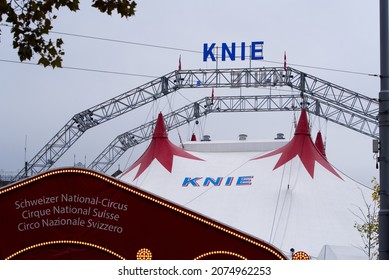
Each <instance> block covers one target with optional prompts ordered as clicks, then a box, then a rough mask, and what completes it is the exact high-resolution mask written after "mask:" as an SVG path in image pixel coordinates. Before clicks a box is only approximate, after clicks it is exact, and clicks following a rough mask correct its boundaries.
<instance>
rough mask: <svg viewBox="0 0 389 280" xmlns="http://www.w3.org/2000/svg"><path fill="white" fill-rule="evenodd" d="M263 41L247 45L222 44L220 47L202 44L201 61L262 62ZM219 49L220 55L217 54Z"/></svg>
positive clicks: (242, 43) (214, 44) (213, 44)
mask: <svg viewBox="0 0 389 280" xmlns="http://www.w3.org/2000/svg"><path fill="white" fill-rule="evenodd" d="M263 44H264V42H263V41H253V42H251V43H249V44H247V43H246V42H241V43H240V44H237V43H236V42H232V43H230V44H228V43H222V44H221V46H220V47H219V46H217V45H216V43H210V44H209V43H204V44H203V61H204V62H206V61H208V59H211V60H212V61H217V60H219V58H221V61H226V60H227V59H228V60H231V61H235V60H236V59H237V58H239V59H240V60H246V58H248V59H250V60H263ZM219 49H220V53H219Z"/></svg>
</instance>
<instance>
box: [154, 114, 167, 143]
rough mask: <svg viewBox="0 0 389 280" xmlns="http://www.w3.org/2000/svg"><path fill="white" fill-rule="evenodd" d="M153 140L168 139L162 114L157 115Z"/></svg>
mask: <svg viewBox="0 0 389 280" xmlns="http://www.w3.org/2000/svg"><path fill="white" fill-rule="evenodd" d="M155 138H168V137H167V132H166V127H165V122H164V121H163V116H162V113H159V114H158V118H157V122H156V124H155V128H154V134H153V139H155Z"/></svg>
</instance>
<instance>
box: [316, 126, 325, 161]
mask: <svg viewBox="0 0 389 280" xmlns="http://www.w3.org/2000/svg"><path fill="white" fill-rule="evenodd" d="M315 146H316V148H317V149H318V150H319V152H320V153H321V154H322V155H323V157H325V158H326V159H327V155H326V149H325V147H324V142H323V138H322V136H321V132H320V131H319V132H318V133H317V134H316V140H315Z"/></svg>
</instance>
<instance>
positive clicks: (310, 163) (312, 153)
mask: <svg viewBox="0 0 389 280" xmlns="http://www.w3.org/2000/svg"><path fill="white" fill-rule="evenodd" d="M277 154H281V156H280V158H279V159H278V161H277V163H276V165H275V166H274V168H273V170H274V169H277V168H278V167H280V166H282V165H284V164H286V163H287V162H289V161H290V160H292V159H293V158H294V157H296V156H299V158H300V160H301V162H302V163H303V165H304V167H305V169H306V170H307V171H308V173H309V175H311V177H312V178H313V176H314V171H315V162H316V161H317V162H318V163H320V164H321V165H322V166H323V167H324V168H326V169H327V170H328V171H330V172H331V173H332V174H334V175H335V176H337V177H339V178H340V179H342V178H341V177H340V176H339V174H338V173H337V172H336V171H335V169H334V168H333V167H332V166H331V164H330V163H329V162H328V161H327V159H326V158H325V157H324V156H323V155H322V154H321V152H320V151H319V150H318V149H317V148H316V146H315V145H314V144H313V142H312V139H311V133H310V132H309V122H308V118H307V112H306V111H305V109H302V110H301V115H300V119H299V122H298V124H297V127H296V130H295V133H294V137H293V138H292V140H290V142H289V143H288V144H286V145H285V146H283V147H281V148H279V149H277V150H275V151H273V152H270V153H268V154H266V155H263V156H260V157H257V158H254V160H256V159H262V158H266V157H270V156H274V155H277Z"/></svg>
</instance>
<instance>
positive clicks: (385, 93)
mask: <svg viewBox="0 0 389 280" xmlns="http://www.w3.org/2000/svg"><path fill="white" fill-rule="evenodd" d="M388 15H389V5H388V0H380V56H381V58H380V59H381V75H380V81H381V88H380V93H379V113H378V125H379V135H380V140H379V141H380V155H379V166H380V187H381V190H380V203H381V208H380V211H379V254H380V259H381V260H388V259H389V196H388V194H389V21H388Z"/></svg>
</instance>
